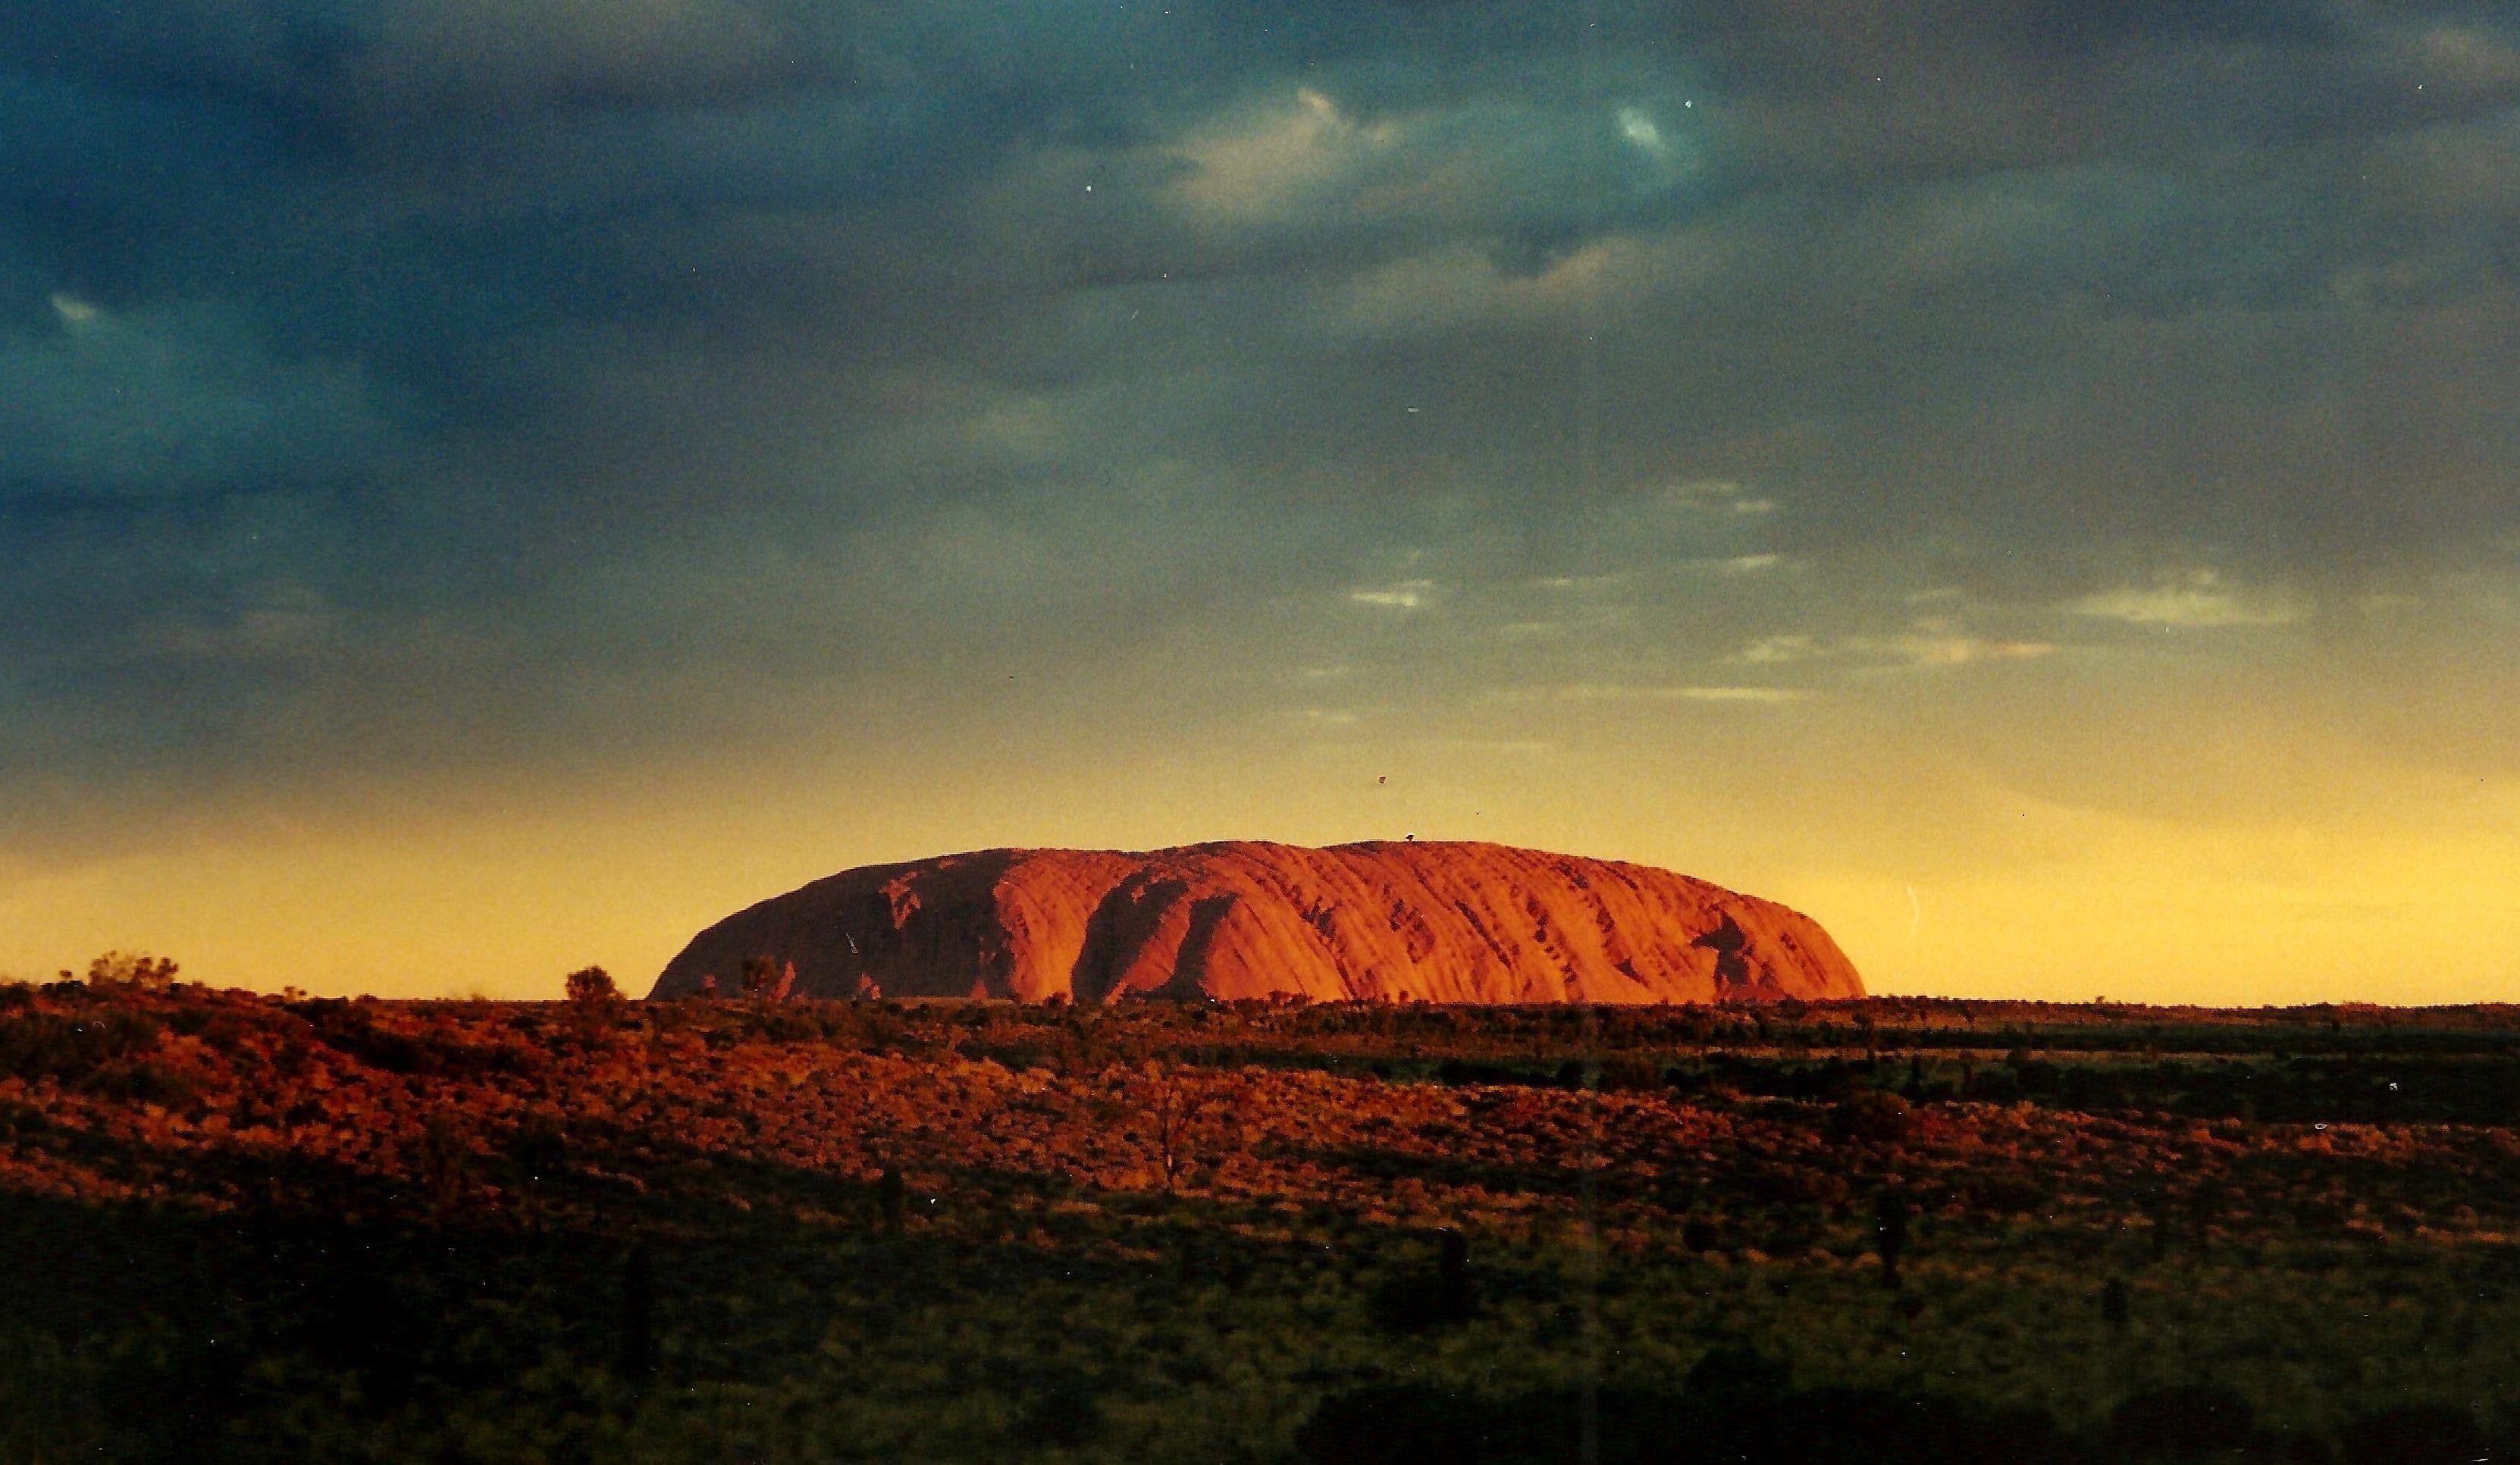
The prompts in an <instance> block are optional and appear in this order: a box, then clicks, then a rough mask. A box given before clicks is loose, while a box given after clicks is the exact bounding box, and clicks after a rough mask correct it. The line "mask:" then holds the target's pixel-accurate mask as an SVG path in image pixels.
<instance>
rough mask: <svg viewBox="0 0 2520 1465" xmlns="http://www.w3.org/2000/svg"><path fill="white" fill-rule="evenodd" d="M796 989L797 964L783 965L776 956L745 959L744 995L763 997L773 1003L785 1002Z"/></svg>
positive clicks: (788, 963) (748, 957)
mask: <svg viewBox="0 0 2520 1465" xmlns="http://www.w3.org/2000/svg"><path fill="white" fill-rule="evenodd" d="M795 989H796V964H795V963H794V962H792V961H791V962H787V963H786V964H784V965H783V964H782V963H781V962H780V960H779V958H777V957H775V956H747V957H745V958H744V959H743V994H744V995H745V996H747V997H762V998H766V999H768V1000H770V1001H772V1002H785V1001H786V1000H787V994H788V993H789V992H791V991H794V990H795Z"/></svg>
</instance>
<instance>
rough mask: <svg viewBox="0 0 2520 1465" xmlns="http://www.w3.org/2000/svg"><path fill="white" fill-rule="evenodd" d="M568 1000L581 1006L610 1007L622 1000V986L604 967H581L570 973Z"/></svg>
mask: <svg viewBox="0 0 2520 1465" xmlns="http://www.w3.org/2000/svg"><path fill="white" fill-rule="evenodd" d="M567 990H568V1000H570V1001H571V1002H574V1003H577V1004H578V1005H579V1006H581V1007H607V1006H610V1005H611V1004H612V1003H614V1002H618V1001H619V1000H621V988H619V987H617V986H615V985H613V984H612V974H611V973H610V972H607V971H606V970H604V969H603V968H602V967H580V968H579V969H577V970H576V971H574V972H571V973H569V974H568V981H567Z"/></svg>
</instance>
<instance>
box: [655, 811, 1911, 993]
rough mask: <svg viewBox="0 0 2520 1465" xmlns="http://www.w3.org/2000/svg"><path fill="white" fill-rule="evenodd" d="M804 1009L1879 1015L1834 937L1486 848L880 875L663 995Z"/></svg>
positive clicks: (1383, 846) (933, 863)
mask: <svg viewBox="0 0 2520 1465" xmlns="http://www.w3.org/2000/svg"><path fill="white" fill-rule="evenodd" d="M759 956H766V957H769V958H770V959H771V960H772V961H773V962H776V963H778V964H780V966H781V967H782V968H784V967H786V966H787V965H790V964H792V965H793V967H794V969H795V981H794V983H793V984H792V987H791V992H792V994H793V995H795V996H800V997H848V996H873V995H881V996H885V997H1014V998H1019V999H1022V1000H1024V1001H1041V1000H1044V999H1046V998H1050V997H1054V996H1066V997H1069V998H1071V999H1073V1000H1075V1001H1078V1002H1112V1001H1119V1000H1123V999H1127V998H1131V997H1166V998H1186V999H1195V998H1219V999H1230V998H1239V997H1268V996H1273V995H1277V994H1281V993H1285V994H1299V995H1301V996H1304V997H1309V998H1312V999H1315V1000H1321V1001H1338V1000H1344V999H1353V998H1366V999H1373V1000H1380V1001H1406V1000H1409V999H1413V998H1416V999H1421V1000H1425V1001H1433V1002H1629V1003H1637V1002H1761V1001H1775V1000H1778V999H1782V998H1788V997H1799V998H1807V999H1809V998H1830V997H1860V996H1862V995H1864V984H1863V981H1862V979H1860V978H1859V977H1857V976H1856V975H1855V968H1854V966H1853V965H1852V964H1851V963H1849V962H1848V961H1847V959H1846V956H1845V954H1844V953H1842V952H1840V951H1839V950H1838V949H1837V943H1836V942H1834V941H1832V940H1830V939H1829V938H1828V933H1826V932H1824V931H1823V930H1821V928H1820V926H1819V924H1818V923H1817V922H1814V921H1813V920H1812V919H1811V918H1809V917H1807V916H1804V915H1801V914H1799V913H1797V912H1795V911H1791V910H1787V909H1786V908H1785V907H1783V906H1781V905H1778V904H1776V903H1774V902H1772V901H1767V900H1760V899H1757V898H1755V897H1753V896H1749V895H1742V894H1736V893H1733V892H1732V891H1728V890H1725V889H1723V888H1722V887H1720V886H1713V885H1709V884H1707V883H1706V882H1704V881H1702V880H1692V879H1689V878H1688V876H1685V875H1675V874H1672V873H1671V872H1669V871H1666V870H1656V869H1652V868H1650V867H1648V866H1644V865H1630V864H1621V863H1618V862H1615V861H1611V860H1597V859H1581V858H1577V857H1575V856H1573V855H1565V854H1546V853H1542V852H1540V851H1538V850H1533V849H1513V848H1508V847H1505V846H1501V845H1484V844H1434V843H1428V844H1390V843H1373V844H1362V845H1341V846H1336V847H1331V848H1327V849H1313V848H1305V847H1297V846H1292V845H1270V844H1258V843H1232V844H1217V845H1192V846H1186V847H1181V848H1178V849H1157V850H1151V851H1148V852H1147V853H1144V854H1126V853H1119V852H1114V851H1109V850H1086V849H988V850H980V851H977V852H974V853H970V854H949V855H945V856H942V857H940V858H936V859H927V860H920V861H918V862H916V863H913V864H906V865H870V866H867V867H865V868H863V869H856V870H849V871H844V872H842V873H841V874H838V875H833V876H832V877H830V878H829V879H825V880H818V881H816V882H814V883H813V884H811V885H808V886H806V887H804V888H803V889H801V890H796V891H791V892H789V893H787V894H785V895H781V896H778V897H776V898H774V899H770V900H765V901H763V902H761V903H760V904H758V905H755V906H753V907H752V908H750V909H749V910H744V911H740V912H738V913H737V914H735V915H732V916H729V917H727V918H726V919H725V920H723V921H720V922H718V923H717V924H716V925H714V926H712V927H710V928H709V929H708V930H706V931H703V932H701V933H700V934H699V935H698V936H697V937H695V938H694V939H692V942H691V944H690V945H689V946H686V947H685V948H684V949H683V952H682V954H681V955H679V956H677V957H675V958H674V959H673V961H672V962H671V963H670V964H669V965H667V966H666V968H665V971H664V975H662V976H661V977H659V978H657V979H656V985H655V988H654V990H652V992H650V993H649V995H650V996H651V997H652V998H655V997H688V996H694V995H697V994H698V993H700V992H701V991H703V990H705V989H706V988H707V986H708V985H709V979H712V978H713V979H714V984H715V987H716V989H717V990H718V991H720V992H722V993H725V994H728V995H733V994H735V993H736V992H739V991H741V990H742V972H743V968H744V963H745V961H746V959H747V958H752V957H759Z"/></svg>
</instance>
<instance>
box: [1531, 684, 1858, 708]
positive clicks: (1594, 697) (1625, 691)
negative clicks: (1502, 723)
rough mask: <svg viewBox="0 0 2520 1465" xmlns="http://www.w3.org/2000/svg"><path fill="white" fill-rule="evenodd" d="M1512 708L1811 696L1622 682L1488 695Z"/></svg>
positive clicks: (1798, 691) (1780, 690) (1787, 690)
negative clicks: (1521, 706)
mask: <svg viewBox="0 0 2520 1465" xmlns="http://www.w3.org/2000/svg"><path fill="white" fill-rule="evenodd" d="M1490 695H1491V697H1492V698H1493V700H1495V701H1498V702H1508V703H1515V704H1530V703H1542V702H1556V703H1679V702H1739V703H1783V702H1802V701H1805V700H1806V699H1808V698H1810V697H1811V696H1812V694H1811V693H1810V692H1808V691H1806V690H1804V689H1802V688H1800V687H1723V686H1639V685H1633V684H1629V683H1623V682H1566V683H1563V684H1560V685H1557V686H1552V687H1508V688H1503V689H1500V690H1499V691H1497V692H1495V693H1492V694H1490Z"/></svg>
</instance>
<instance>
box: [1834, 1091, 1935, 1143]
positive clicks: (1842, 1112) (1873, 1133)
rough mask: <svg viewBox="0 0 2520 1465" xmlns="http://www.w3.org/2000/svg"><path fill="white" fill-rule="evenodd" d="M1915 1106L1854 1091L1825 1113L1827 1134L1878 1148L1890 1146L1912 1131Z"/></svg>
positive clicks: (1878, 1094) (1874, 1093)
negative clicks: (1877, 1145)
mask: <svg viewBox="0 0 2520 1465" xmlns="http://www.w3.org/2000/svg"><path fill="white" fill-rule="evenodd" d="M1915 1121H1916V1109H1915V1106H1914V1105H1913V1104H1911V1103H1909V1102H1908V1101H1907V1100H1905V1099H1903V1098H1901V1097H1899V1096H1898V1095H1897V1094H1892V1093H1883V1092H1881V1091H1880V1090H1879V1089H1870V1088H1867V1089H1858V1090H1857V1091H1855V1092H1854V1093H1851V1094H1849V1095H1847V1096H1846V1097H1845V1098H1843V1099H1841V1100H1839V1101H1838V1103H1837V1107H1836V1108H1835V1109H1833V1110H1831V1111H1830V1112H1829V1117H1828V1122H1829V1130H1830V1132H1832V1133H1834V1134H1836V1135H1837V1137H1838V1138H1840V1139H1864V1140H1871V1141H1874V1142H1876V1143H1881V1144H1894V1143H1896V1142H1898V1141H1900V1140H1903V1139H1906V1138H1907V1137H1908V1133H1909V1131H1910V1130H1911V1129H1913V1127H1915Z"/></svg>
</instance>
